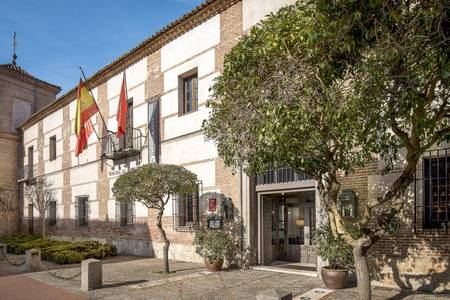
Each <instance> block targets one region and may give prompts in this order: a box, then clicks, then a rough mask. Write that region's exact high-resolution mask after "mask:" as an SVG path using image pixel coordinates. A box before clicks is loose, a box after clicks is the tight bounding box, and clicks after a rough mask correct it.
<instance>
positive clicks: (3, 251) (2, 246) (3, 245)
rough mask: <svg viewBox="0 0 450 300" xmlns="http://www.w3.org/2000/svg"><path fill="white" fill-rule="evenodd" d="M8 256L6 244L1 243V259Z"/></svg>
mask: <svg viewBox="0 0 450 300" xmlns="http://www.w3.org/2000/svg"><path fill="white" fill-rule="evenodd" d="M5 256H6V245H5V244H0V261H2V260H4V259H5Z"/></svg>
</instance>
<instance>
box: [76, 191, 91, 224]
mask: <svg viewBox="0 0 450 300" xmlns="http://www.w3.org/2000/svg"><path fill="white" fill-rule="evenodd" d="M75 206H76V207H75V213H76V221H77V224H78V226H87V225H88V223H89V199H88V197H87V196H79V197H77V198H76V203H75Z"/></svg>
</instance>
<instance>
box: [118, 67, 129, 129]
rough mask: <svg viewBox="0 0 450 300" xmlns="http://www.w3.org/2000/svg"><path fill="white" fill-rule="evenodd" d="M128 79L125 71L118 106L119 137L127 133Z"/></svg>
mask: <svg viewBox="0 0 450 300" xmlns="http://www.w3.org/2000/svg"><path fill="white" fill-rule="evenodd" d="M127 111H128V107H127V81H126V78H125V72H123V80H122V88H121V89H120V97H119V104H118V106H117V116H116V119H117V133H116V135H117V137H120V136H122V135H125V127H126V124H127Z"/></svg>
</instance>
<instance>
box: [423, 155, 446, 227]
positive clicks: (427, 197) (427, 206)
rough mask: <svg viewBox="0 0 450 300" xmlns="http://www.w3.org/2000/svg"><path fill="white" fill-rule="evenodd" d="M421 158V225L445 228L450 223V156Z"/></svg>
mask: <svg viewBox="0 0 450 300" xmlns="http://www.w3.org/2000/svg"><path fill="white" fill-rule="evenodd" d="M445 153H446V155H445V156H443V157H439V152H435V154H436V155H435V157H432V155H430V157H427V158H424V160H423V209H422V213H423V219H422V220H423V227H424V228H426V229H431V228H445V229H447V228H448V227H449V225H450V199H449V198H450V177H449V173H450V156H447V154H448V153H447V149H446V150H445Z"/></svg>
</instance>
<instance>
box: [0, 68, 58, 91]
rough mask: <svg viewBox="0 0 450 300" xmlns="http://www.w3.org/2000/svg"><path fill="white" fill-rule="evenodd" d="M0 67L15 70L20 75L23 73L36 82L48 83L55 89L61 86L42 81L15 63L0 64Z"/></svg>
mask: <svg viewBox="0 0 450 300" xmlns="http://www.w3.org/2000/svg"><path fill="white" fill-rule="evenodd" d="M0 67H3V68H5V69H8V70H11V71H13V72H16V73H19V74H21V75H23V76H26V77H28V78H30V79H33V80H35V81H38V82H40V83H42V84H45V85H48V86H50V87H53V88H56V89H58V90H59V91H61V88H60V87H59V86H57V85H54V84H52V83H49V82H47V81H44V80H42V79H39V78H37V77H36V76H34V75H31V74H30V73H29V72H27V71H26V70H25V69H24V68H22V67H21V66H18V65H15V64H11V63H10V64H0Z"/></svg>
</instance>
